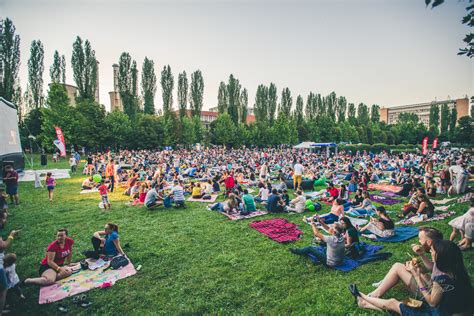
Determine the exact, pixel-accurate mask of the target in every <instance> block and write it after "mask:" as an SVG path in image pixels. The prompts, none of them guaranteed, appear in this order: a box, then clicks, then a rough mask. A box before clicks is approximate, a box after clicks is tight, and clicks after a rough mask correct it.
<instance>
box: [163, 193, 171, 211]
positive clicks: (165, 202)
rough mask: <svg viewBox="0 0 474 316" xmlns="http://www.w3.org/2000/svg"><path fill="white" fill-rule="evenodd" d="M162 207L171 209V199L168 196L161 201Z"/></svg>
mask: <svg viewBox="0 0 474 316" xmlns="http://www.w3.org/2000/svg"><path fill="white" fill-rule="evenodd" d="M163 206H164V207H166V208H168V207H171V198H170V197H169V196H167V197H165V198H164V199H163Z"/></svg>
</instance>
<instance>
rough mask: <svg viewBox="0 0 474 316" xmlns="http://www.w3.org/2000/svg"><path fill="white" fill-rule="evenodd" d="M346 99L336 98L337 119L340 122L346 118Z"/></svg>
mask: <svg viewBox="0 0 474 316" xmlns="http://www.w3.org/2000/svg"><path fill="white" fill-rule="evenodd" d="M346 111H347V100H346V98H345V97H342V96H341V97H339V98H338V99H337V121H338V122H339V123H342V122H344V121H345V120H346Z"/></svg>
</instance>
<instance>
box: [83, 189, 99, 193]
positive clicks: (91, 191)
mask: <svg viewBox="0 0 474 316" xmlns="http://www.w3.org/2000/svg"><path fill="white" fill-rule="evenodd" d="M98 192H99V189H97V188H94V189H90V190H82V191H81V192H80V194H89V193H98Z"/></svg>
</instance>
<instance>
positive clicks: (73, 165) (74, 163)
mask: <svg viewBox="0 0 474 316" xmlns="http://www.w3.org/2000/svg"><path fill="white" fill-rule="evenodd" d="M69 167H71V173H74V174H75V173H76V171H77V161H76V157H74V155H73V154H71V158H69Z"/></svg>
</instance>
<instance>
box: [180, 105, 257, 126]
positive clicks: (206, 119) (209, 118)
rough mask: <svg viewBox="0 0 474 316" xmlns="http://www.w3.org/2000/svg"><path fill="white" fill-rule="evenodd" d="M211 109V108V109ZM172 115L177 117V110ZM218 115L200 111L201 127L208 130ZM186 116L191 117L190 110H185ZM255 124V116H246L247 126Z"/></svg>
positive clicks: (212, 112)
mask: <svg viewBox="0 0 474 316" xmlns="http://www.w3.org/2000/svg"><path fill="white" fill-rule="evenodd" d="M211 109H213V108H211ZM173 113H174V114H175V115H176V116H177V117H178V116H179V110H176V111H173ZM218 115H219V113H218V112H216V111H201V125H202V127H204V128H205V129H209V128H210V125H211V123H212V122H214V121H215V120H216V119H217V116H218ZM186 116H187V117H192V111H191V110H186ZM253 122H255V116H253V115H250V114H249V115H247V124H250V123H253Z"/></svg>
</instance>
